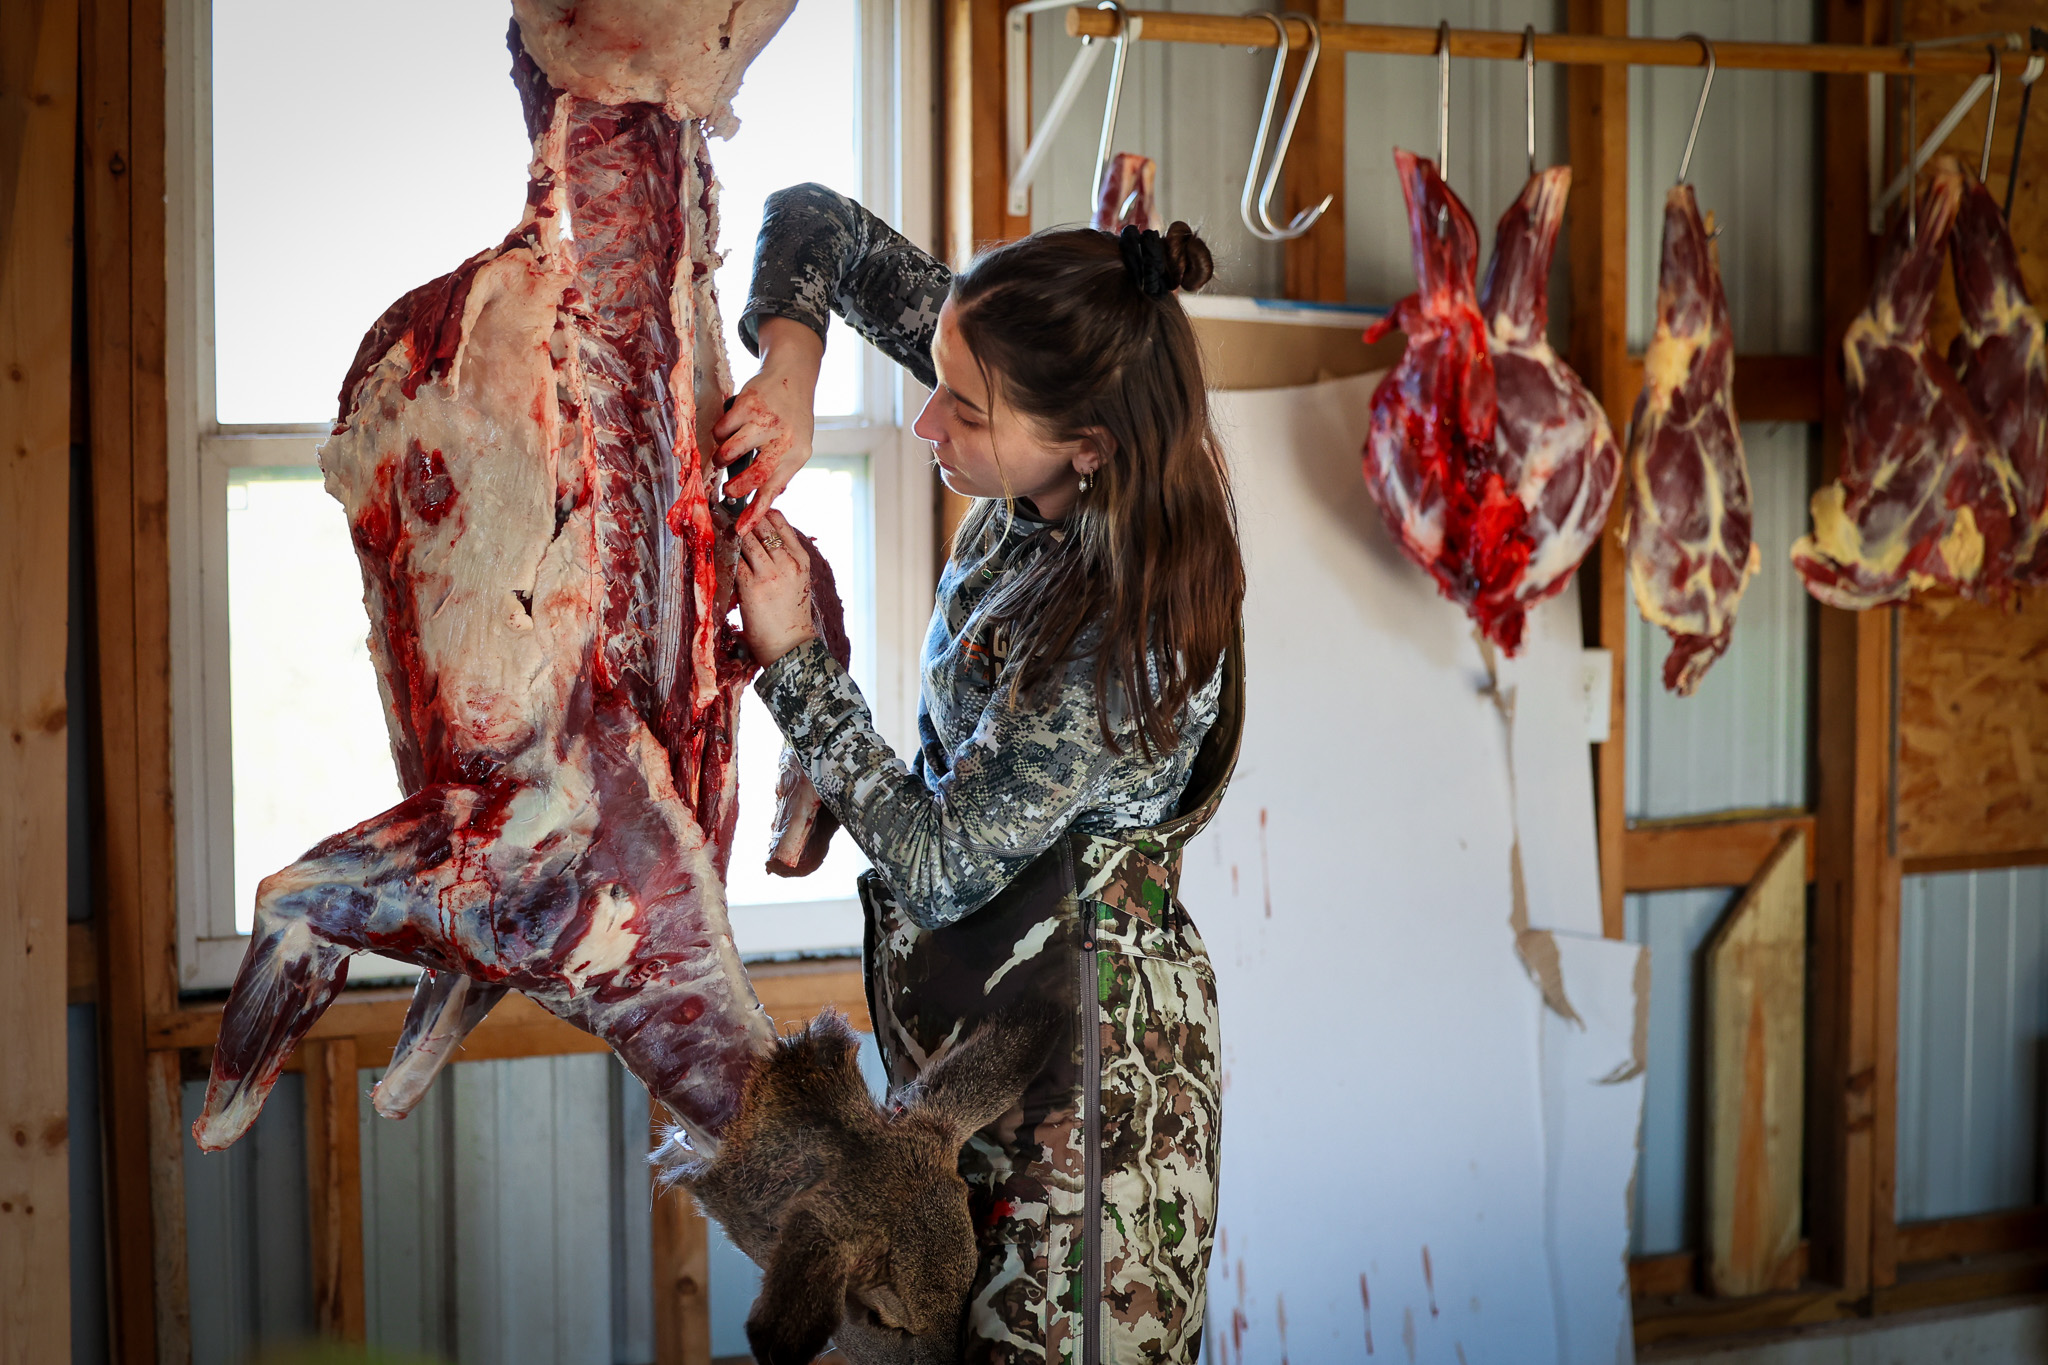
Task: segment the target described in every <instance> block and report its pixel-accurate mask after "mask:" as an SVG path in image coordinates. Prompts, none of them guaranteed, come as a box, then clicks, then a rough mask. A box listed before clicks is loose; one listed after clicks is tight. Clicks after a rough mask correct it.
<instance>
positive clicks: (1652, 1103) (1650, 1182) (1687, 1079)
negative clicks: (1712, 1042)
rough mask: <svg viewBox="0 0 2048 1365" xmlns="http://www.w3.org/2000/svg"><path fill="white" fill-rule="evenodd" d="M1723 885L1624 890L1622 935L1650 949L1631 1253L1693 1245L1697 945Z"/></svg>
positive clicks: (1722, 899)
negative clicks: (1628, 893) (1639, 893)
mask: <svg viewBox="0 0 2048 1365" xmlns="http://www.w3.org/2000/svg"><path fill="white" fill-rule="evenodd" d="M1734 898H1735V897H1734V893H1733V892H1732V891H1729V890H1727V889H1725V888H1721V889H1714V890H1703V891H1660V892H1656V893H1654V894H1652V895H1646V896H1630V897H1629V898H1628V900H1627V903H1626V907H1625V919H1626V924H1627V937H1628V940H1629V942H1631V943H1642V944H1647V945H1648V946H1649V949H1650V1049H1649V1051H1650V1059H1649V1069H1648V1072H1647V1074H1646V1075H1645V1077H1644V1081H1645V1086H1644V1090H1643V1138H1642V1155H1641V1158H1640V1162H1639V1164H1638V1165H1637V1167H1636V1189H1635V1217H1634V1226H1633V1228H1632V1229H1631V1230H1630V1242H1629V1249H1630V1252H1631V1253H1632V1254H1634V1255H1637V1256H1660V1255H1663V1254H1664V1253H1666V1252H1671V1251H1683V1250H1685V1249H1686V1248H1688V1247H1691V1246H1693V1245H1695V1244H1696V1243H1695V1237H1696V1234H1697V1232H1698V1219H1699V1200H1698V1190H1697V1188H1696V1180H1695V1174H1694V1173H1695V1172H1696V1171H1698V1170H1699V1158H1700V1143H1699V1134H1698V1132H1697V1130H1696V1128H1695V1124H1694V1118H1695V1112H1694V1111H1695V1109H1696V1108H1697V1105H1698V1101H1699V1085H1700V1073H1699V1055H1698V1054H1699V1048H1698V1042H1697V1040H1698V1038H1699V1037H1700V1029H1699V1022H1700V1011H1701V1001H1700V995H1699V990H1698V983H1699V980H1700V972H1699V965H1700V949H1701V947H1702V946H1703V945H1704V944H1705V943H1706V941H1707V936H1708V935H1709V934H1710V933H1712V932H1713V929H1714V925H1715V924H1716V923H1718V922H1719V921H1720V918H1721V916H1722V914H1723V913H1725V912H1726V910H1727V909H1728V906H1729V905H1730V904H1731V903H1732V902H1733V901H1734Z"/></svg>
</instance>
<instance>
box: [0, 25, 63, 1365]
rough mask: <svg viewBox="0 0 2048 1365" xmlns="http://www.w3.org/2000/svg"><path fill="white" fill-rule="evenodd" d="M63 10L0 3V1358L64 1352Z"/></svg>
mask: <svg viewBox="0 0 2048 1365" xmlns="http://www.w3.org/2000/svg"><path fill="white" fill-rule="evenodd" d="M77 44H78V16H77V9H76V6H75V4H74V3H73V0H39V2H38V0H28V2H27V3H12V4H9V5H7V6H6V7H4V8H0V641H5V644H4V645H0V726H4V730H0V735H4V737H5V743H6V756H5V758H4V759H0V1037H4V1038H5V1039H6V1040H7V1045H6V1047H5V1048H4V1049H0V1361H4V1362H6V1363H7V1365H40V1362H43V1361H61V1360H69V1359H70V1358H71V1274H70V1270H71V1267H70V1256H69V1247H70V1244H71V1242H70V1239H71V1201H70V1144H69V1140H68V1121H67V1114H68V1111H69V1106H70V1100H69V1091H68V1082H69V1068H68V1065H67V1060H66V1057H67V1054H66V1030H65V995H66V976H67V973H66V971H65V970H64V967H63V965H62V964H63V962H64V960H65V957H66V954H67V948H66V930H65V925H64V913H65V904H66V898H65V887H66V884H67V867H66V856H65V842H64V821H65V810H66V801H65V782H66V780H67V779H66V763H65V756H66V751H67V733H68V729H69V725H70V720H69V718H68V717H67V715H66V711H65V694H64V663H65V646H66V642H67V630H68V625H69V613H68V611H67V609H66V605H65V604H66V601H67V596H68V587H67V576H68V573H69V565H70V538H69V527H70V523H71V517H70V497H71V451H70V437H71V405H70V397H71V315H72V300H71V217H72V214H71V206H72V197H71V195H70V194H69V193H68V189H69V187H70V184H71V165H72V158H73V156H74V153H75V150H76V139H75V129H76V125H77V115H76V101H77V97H78V85H77V72H78V46H77Z"/></svg>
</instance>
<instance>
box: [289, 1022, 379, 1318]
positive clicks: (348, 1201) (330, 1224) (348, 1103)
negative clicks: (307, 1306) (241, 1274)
mask: <svg viewBox="0 0 2048 1365" xmlns="http://www.w3.org/2000/svg"><path fill="white" fill-rule="evenodd" d="M304 1047H305V1054H304V1057H305V1068H306V1071H305V1074H306V1197H307V1201H308V1203H309V1206H310V1207H309V1213H310V1217H309V1218H308V1219H307V1228H308V1232H309V1235H310V1237H311V1239H312V1243H313V1325H314V1327H315V1328H316V1329H317V1330H318V1331H319V1333H320V1335H322V1336H324V1337H328V1338H331V1339H333V1340H335V1341H349V1342H361V1341H363V1340H365V1339H366V1338H367V1336H368V1324H367V1322H366V1319H365V1310H366V1303H367V1300H366V1296H365V1290H364V1285H363V1150H362V1129H361V1128H360V1127H359V1126H358V1125H360V1124H361V1122H362V1116H361V1113H360V1108H359V1106H360V1105H361V1103H362V1101H361V1099H360V1098H359V1097H358V1095H357V1094H356V1040H355V1039H353V1038H330V1039H327V1040H326V1041H324V1042H309V1043H306V1044H305V1045H304Z"/></svg>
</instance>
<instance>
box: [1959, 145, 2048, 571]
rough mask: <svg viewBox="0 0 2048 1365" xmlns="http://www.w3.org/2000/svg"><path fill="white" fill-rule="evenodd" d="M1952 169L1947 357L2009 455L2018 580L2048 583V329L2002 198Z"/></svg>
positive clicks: (2015, 568)
mask: <svg viewBox="0 0 2048 1365" xmlns="http://www.w3.org/2000/svg"><path fill="white" fill-rule="evenodd" d="M1948 169H1950V168H1946V167H1944V168H1943V172H1946V171H1947V170H1948ZM1953 169H1954V170H1955V171H1956V172H1957V173H1959V174H1963V175H1964V176H1965V180H1964V189H1963V197H1962V203H1961V204H1960V206H1959V207H1958V208H1957V210H1956V227H1955V235H1954V236H1953V237H1951V238H1950V239H1949V260H1950V262H1951V264H1952V267H1953V269H1954V271H1955V285H1956V302H1957V303H1958V304H1959V305H1961V308H1962V317H1963V327H1962V332H1961V334H1960V335H1958V336H1957V337H1956V339H1955V342H1954V343H1953V344H1952V345H1951V346H1950V348H1949V363H1950V364H1952V365H1953V366H1954V367H1955V371H1956V376H1957V378H1958V379H1960V380H1961V381H1962V385H1963V392H1964V393H1966V394H1968V395H1969V397H1970V402H1971V404H1972V405H1973V406H1975V407H1976V409H1977V412H1978V415H1979V416H1981V417H1983V419H1984V425H1985V427H1986V428H1987V429H1988V430H1989V431H1990V433H1991V439H1992V440H1993V441H1994V442H1995V443H1996V444H1997V446H1998V449H1999V450H2000V451H2001V452H2003V454H2004V456H2005V462H2006V466H2007V472H2008V473H2009V476H2010V478H2011V491H2012V495H2013V498H2014V501H2015V502H2016V503H2017V504H2018V515H2017V517H2016V518H2015V520H2014V524H2013V563H2014V570H2013V573H2014V576H2015V577H2016V578H2017V579H2018V581H2020V582H2023V583H2041V582H2048V333H2044V329H2043V327H2042V323H2041V313H2040V310H2039V309H2037V308H2035V307H2034V305H2033V302H2032V301H2031V300H2029V299H2028V298H2027V287H2026V282H2025V281H2024V280H2022V279H2021V278H2020V262H2019V253H2018V252H2017V251H2015V250H2014V249H2013V243H2012V234H2011V233H2010V232H2009V231H2007V229H2006V222H2005V215H2003V214H2002V213H2000V212H1999V210H1998V201H1997V200H1995V199H1993V198H1992V197H1991V191H1990V190H1988V189H1986V188H1985V187H1984V186H1983V184H1982V183H1980V182H1979V181H1978V180H1976V179H1975V177H1971V176H1968V175H1967V173H1966V172H1963V171H1962V170H1961V167H1960V166H1957V167H1955V168H1953Z"/></svg>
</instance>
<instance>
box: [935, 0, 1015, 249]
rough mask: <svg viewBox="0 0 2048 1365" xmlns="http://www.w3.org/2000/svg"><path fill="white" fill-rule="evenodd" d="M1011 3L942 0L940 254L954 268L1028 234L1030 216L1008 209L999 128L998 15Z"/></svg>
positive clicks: (1001, 91) (1001, 70)
mask: <svg viewBox="0 0 2048 1365" xmlns="http://www.w3.org/2000/svg"><path fill="white" fill-rule="evenodd" d="M1014 3H1016V0H946V9H945V22H944V25H943V27H942V30H941V32H940V38H939V41H940V42H941V44H943V46H944V49H945V64H944V76H943V80H942V87H941V90H940V96H939V98H940V102H941V107H942V108H943V109H944V110H945V111H946V117H945V159H946V160H945V178H944V186H945V189H944V196H945V198H944V203H945V224H944V234H945V235H944V240H945V256H946V259H947V261H948V262H949V263H950V264H951V265H952V266H953V268H954V269H956V270H957V269H959V268H960V267H961V266H964V265H966V264H967V262H968V260H969V259H970V258H972V257H973V255H974V252H975V249H976V248H977V247H980V246H983V245H986V244H988V243H991V242H1002V241H1008V240H1009V239H1011V238H1013V237H1022V236H1023V235H1024V234H1025V233H1027V232H1029V231H1031V216H1030V215H1029V214H1012V213H1010V212H1009V204H1008V202H1007V201H1008V199H1009V191H1010V184H1009V180H1010V168H1009V164H1008V157H1007V153H1006V151H1005V140H1004V139H1005V132H1004V127H1003V117H1004V115H1003V110H1004V104H1003V101H1004V100H1005V98H1006V93H1005V90H1004V80H1005V74H1004V59H1003V25H1004V15H1005V14H1006V13H1007V12H1008V11H1009V8H1010V6H1011V5H1012V4H1014Z"/></svg>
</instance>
